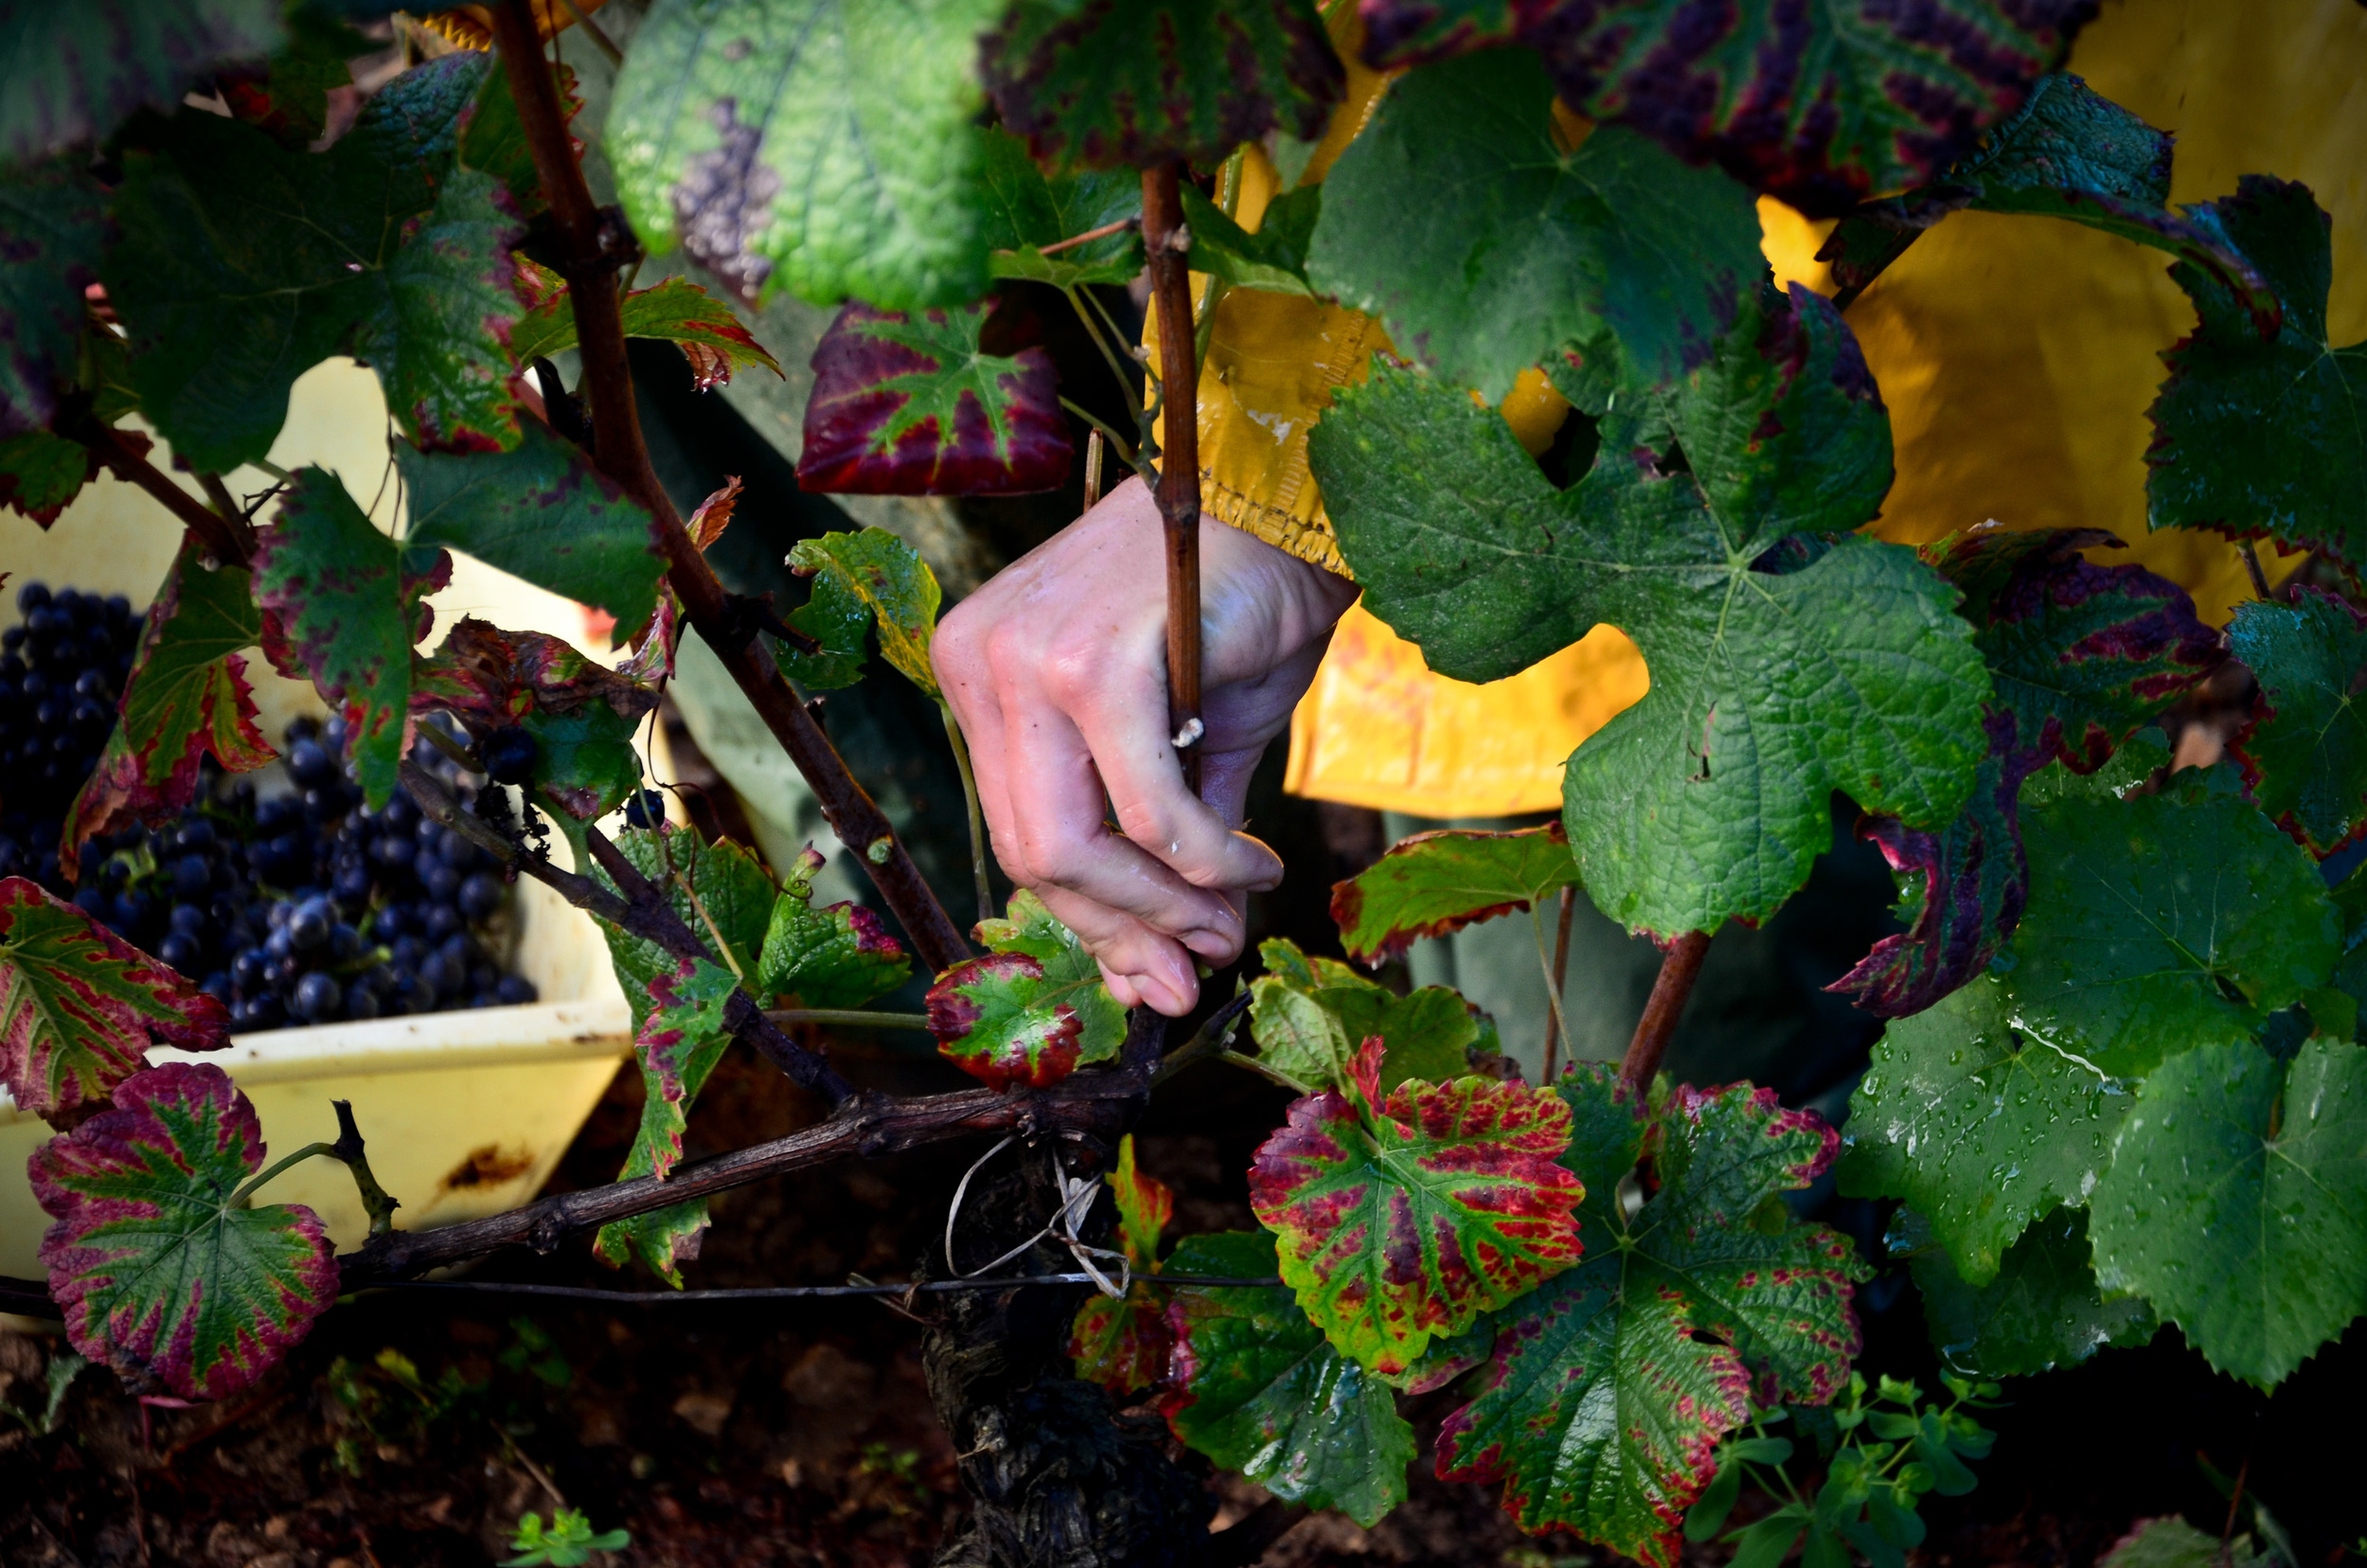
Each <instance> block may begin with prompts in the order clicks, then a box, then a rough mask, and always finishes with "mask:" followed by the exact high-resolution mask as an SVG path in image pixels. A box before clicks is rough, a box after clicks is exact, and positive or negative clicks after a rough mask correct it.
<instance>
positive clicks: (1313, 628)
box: [929, 479, 1357, 1017]
mask: <svg viewBox="0 0 2367 1568" xmlns="http://www.w3.org/2000/svg"><path fill="white" fill-rule="evenodd" d="M1200 552H1201V565H1200V580H1201V685H1202V692H1201V718H1202V721H1203V722H1205V724H1206V725H1207V734H1206V736H1205V737H1204V738H1203V739H1201V742H1200V751H1201V785H1200V793H1199V795H1197V796H1195V795H1194V794H1193V793H1191V792H1190V791H1188V790H1186V789H1185V788H1184V775H1183V771H1182V769H1181V767H1180V766H1179V764H1178V762H1177V760H1176V755H1175V747H1174V746H1173V745H1172V744H1171V743H1170V739H1169V736H1168V731H1167V684H1166V682H1167V668H1166V622H1167V591H1166V564H1165V562H1166V546H1165V543H1164V535H1163V532H1162V524H1161V522H1160V518H1159V508H1158V504H1157V503H1156V501H1154V500H1153V499H1152V497H1151V494H1150V492H1149V490H1147V489H1146V488H1145V487H1144V485H1143V483H1142V481H1141V480H1139V479H1129V480H1128V481H1127V482H1126V483H1125V484H1123V485H1120V486H1119V487H1118V488H1117V489H1116V490H1112V491H1111V492H1110V494H1109V495H1108V496H1106V497H1105V498H1104V499H1103V500H1102V502H1101V504H1100V505H1099V506H1096V507H1095V508H1094V509H1093V510H1091V511H1089V512H1087V513H1086V514H1085V515H1084V516H1083V517H1080V518H1078V519H1077V521H1076V522H1075V523H1073V524H1071V525H1069V526H1068V527H1066V528H1064V529H1062V530H1061V531H1060V533H1059V535H1058V536H1057V537H1056V538H1054V539H1053V540H1051V541H1050V542H1049V543H1046V544H1044V545H1043V546H1042V547H1041V548H1040V549H1036V550H1033V551H1031V552H1029V553H1028V554H1027V555H1026V556H1025V557H1024V558H1023V559H1022V560H1020V561H1015V562H1013V563H1012V564H1011V565H1010V566H1008V567H1006V569H1005V570H1003V571H1002V572H1001V573H999V574H997V575H996V576H995V577H994V578H993V579H991V580H990V581H988V583H987V585H986V586H985V587H983V588H981V589H980V590H979V591H978V592H977V593H975V594H972V595H971V596H970V597H969V598H967V599H965V600H963V601H962V603H961V604H960V606H959V607H958V608H956V609H955V610H954V611H953V613H952V615H948V616H946V618H945V620H944V621H943V623H942V624H940V625H939V626H938V628H937V633H936V637H935V640H934V642H932V643H931V645H930V649H929V658H930V662H931V663H932V664H933V665H934V666H935V667H936V672H937V681H938V683H939V685H940V686H943V687H944V690H945V695H946V700H947V701H948V702H950V703H951V704H952V707H953V714H954V717H955V718H956V719H958V720H959V721H960V722H961V726H962V733H963V736H964V737H965V738H966V739H967V740H968V741H969V744H970V761H971V764H972V766H973V767H974V768H975V770H976V772H977V775H978V795H979V802H980V804H981V806H982V807H983V808H984V809H985V811H986V817H987V824H988V830H989V832H990V834H991V836H992V838H993V841H994V852H995V858H996V859H997V860H998V861H999V862H1001V864H1002V866H1003V869H1004V870H1005V872H1006V873H1007V874H1008V875H1009V876H1010V879H1011V880H1012V881H1013V882H1018V883H1019V884H1021V885H1022V886H1023V887H1030V888H1033V889H1035V891H1036V892H1037V894H1038V895H1039V896H1040V897H1041V898H1042V900H1043V901H1044V904H1045V906H1046V907H1047V908H1049V909H1050V910H1051V911H1052V913H1053V914H1054V915H1055V916H1056V917H1058V918H1059V919H1060V920H1061V921H1062V923H1064V924H1066V925H1067V926H1068V927H1069V929H1071V930H1072V931H1075V932H1076V933H1077V935H1078V937H1079V938H1080V939H1082V940H1083V942H1084V944H1085V946H1086V948H1087V949H1088V950H1089V951H1090V952H1091V953H1093V954H1094V956H1095V958H1097V959H1098V960H1100V963H1101V971H1102V974H1103V976H1104V977H1105V978H1106V979H1107V980H1108V981H1109V984H1110V989H1111V992H1112V994H1113V995H1115V996H1116V997H1117V999H1118V1001H1120V1002H1121V1003H1123V1004H1125V1005H1126V1006H1128V1007H1132V1006H1134V1005H1135V1004H1137V1003H1147V1004H1148V1005H1149V1006H1151V1007H1155V1008H1157V1009H1158V1010H1159V1011H1161V1012H1163V1013H1166V1014H1168V1015H1169V1016H1171V1017H1181V1016H1182V1015H1183V1014H1184V1013H1186V1012H1188V1011H1190V1010H1191V1007H1192V1004H1193V1002H1194V1001H1195V1000H1196V999H1197V998H1198V996H1199V994H1200V983H1199V980H1198V978H1197V977H1196V975H1195V973H1194V971H1193V965H1192V961H1193V958H1194V956H1195V955H1197V956H1198V957H1200V958H1202V959H1205V960H1207V961H1208V962H1209V963H1211V964H1222V963H1229V962H1230V961H1232V959H1233V958H1235V957H1236V956H1237V955H1238V954H1239V953H1240V951H1241V943H1242V936H1243V931H1244V925H1243V919H1244V914H1245V910H1246V904H1247V895H1248V894H1249V893H1250V892H1251V891H1252V890H1253V889H1262V888H1268V887H1272V886H1273V885H1274V883H1276V882H1279V881H1280V880H1281V877H1282V862H1281V860H1280V858H1279V857H1277V856H1276V855H1275V854H1274V852H1273V851H1272V849H1270V848H1268V847H1267V846H1265V845H1263V844H1261V843H1259V842H1258V841H1257V840H1256V839H1254V838H1252V837H1250V836H1249V835H1248V834H1247V833H1243V832H1240V831H1239V830H1238V829H1239V828H1240V826H1241V817H1242V808H1243V803H1244V798H1245V797H1246V795H1247V793H1248V791H1249V781H1250V775H1251V773H1252V771H1253V770H1254V769H1255V767H1256V765H1257V759H1258V757H1260V756H1261V755H1262V754H1263V753H1264V751H1265V749H1266V742H1267V741H1269V740H1271V739H1273V738H1274V737H1275V736H1277V735H1279V734H1281V733H1282V732H1283V730H1284V729H1285V728H1286V727H1287V726H1288V725H1289V724H1290V710H1291V709H1292V708H1293V707H1294V706H1296V705H1297V704H1298V700H1299V697H1300V695H1301V694H1302V693H1304V692H1305V691H1306V689H1307V686H1308V682H1310V681H1312V680H1313V679H1314V677H1315V667H1316V665H1317V664H1319V663H1320V662H1321V661H1322V659H1323V655H1324V649H1325V647H1326V645H1327V644H1328V642H1329V641H1330V637H1331V627H1332V623H1333V622H1334V621H1336V620H1338V619H1339V618H1340V615H1341V614H1342V612H1344V611H1345V610H1346V609H1347V607H1348V605H1349V604H1350V603H1352V602H1353V601H1354V600H1355V597H1356V592H1357V591H1356V586H1355V584H1354V583H1352V582H1349V581H1348V580H1347V579H1344V578H1341V577H1337V576H1334V575H1333V574H1332V573H1330V572H1326V571H1325V570H1324V569H1323V568H1322V567H1320V566H1314V565H1310V564H1308V562H1306V561H1300V560H1299V559H1297V558H1296V557H1294V556H1291V555H1289V554H1287V553H1285V552H1284V551H1281V550H1278V549H1276V548H1274V547H1273V546H1272V545H1271V544H1268V543H1265V542H1264V541H1263V540H1260V539H1256V538H1255V537H1253V536H1251V535H1249V534H1246V533H1243V532H1241V531H1240V530H1239V529H1237V528H1231V527H1227V526H1225V525H1223V524H1221V523H1217V522H1214V521H1212V520H1209V519H1206V518H1203V519H1201V527H1200ZM1105 796H1106V797H1107V801H1108V806H1109V808H1110V809H1112V811H1114V814H1115V816H1116V820H1117V825H1118V830H1116V831H1113V830H1112V829H1111V828H1110V826H1109V824H1108V820H1107V819H1106V817H1105V815H1104V810H1105V808H1104V804H1103V803H1104V798H1105Z"/></svg>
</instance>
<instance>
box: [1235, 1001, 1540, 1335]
mask: <svg viewBox="0 0 2367 1568" xmlns="http://www.w3.org/2000/svg"><path fill="white" fill-rule="evenodd" d="M1380 1059H1381V1042H1380V1040H1379V1037H1378V1036H1376V1037H1374V1038H1371V1039H1368V1040H1366V1041H1365V1042H1364V1043H1363V1044H1362V1046H1361V1047H1360V1048H1359V1050H1358V1052H1357V1057H1356V1061H1355V1064H1354V1067H1353V1070H1352V1073H1351V1075H1350V1078H1349V1081H1348V1083H1347V1084H1346V1086H1345V1087H1344V1089H1326V1090H1325V1091H1323V1092H1322V1093H1320V1094H1315V1095H1309V1096H1306V1097H1305V1098H1303V1099H1300V1100H1297V1101H1295V1102H1293V1103H1292V1105H1291V1106H1290V1117H1289V1120H1288V1121H1287V1122H1286V1123H1285V1124H1284V1125H1283V1127H1282V1129H1281V1130H1280V1131H1277V1132H1275V1133H1274V1135H1273V1136H1272V1137H1271V1138H1268V1139H1267V1140H1266V1142H1265V1144H1264V1145H1263V1146H1262V1147H1261V1148H1260V1149H1258V1150H1257V1154H1256V1158H1255V1161H1254V1162H1253V1163H1252V1164H1251V1166H1250V1178H1249V1186H1250V1207H1251V1208H1252V1209H1253V1210H1254V1211H1255V1213H1256V1215H1257V1219H1258V1221H1259V1222H1260V1223H1261V1224H1263V1225H1264V1226H1265V1227H1266V1228H1267V1229H1268V1230H1271V1231H1272V1232H1274V1233H1275V1235H1276V1236H1277V1237H1278V1238H1280V1239H1279V1243H1278V1252H1279V1256H1280V1259H1281V1269H1282V1277H1283V1278H1284V1279H1285V1280H1286V1281H1288V1282H1289V1284H1290V1288H1291V1289H1292V1290H1293V1291H1294V1292H1297V1295H1298V1301H1299V1305H1300V1306H1301V1307H1303V1308H1305V1309H1306V1310H1307V1315H1308V1317H1309V1318H1311V1319H1313V1320H1314V1323H1315V1326H1316V1327H1319V1328H1321V1329H1322V1330H1323V1331H1324V1334H1325V1337H1326V1338H1327V1339H1329V1340H1330V1341H1331V1343H1332V1345H1334V1346H1335V1347H1337V1348H1338V1349H1339V1351H1340V1353H1341V1354H1343V1355H1344V1356H1347V1357H1349V1358H1351V1359H1353V1360H1354V1361H1356V1362H1357V1363H1359V1364H1360V1365H1361V1366H1363V1367H1364V1368H1366V1369H1367V1370H1369V1371H1374V1372H1379V1373H1384V1374H1386V1373H1395V1372H1402V1371H1404V1370H1405V1369H1406V1368H1407V1367H1409V1366H1411V1365H1413V1364H1414V1363H1415V1361H1417V1360H1419V1359H1420V1357H1421V1355H1422V1352H1423V1351H1424V1350H1425V1349H1427V1348H1428V1347H1429V1345H1430V1344H1431V1342H1432V1341H1433V1339H1444V1338H1447V1337H1450V1336H1451V1335H1455V1334H1459V1333H1461V1332H1463V1330H1465V1329H1466V1328H1468V1327H1470V1326H1471V1323H1472V1321H1473V1320H1474V1319H1476V1318H1477V1317H1478V1316H1479V1315H1480V1314H1481V1313H1482V1312H1488V1311H1493V1310H1496V1309H1497V1308H1499V1307H1502V1306H1504V1304H1505V1303H1506V1302H1509V1301H1511V1300H1512V1299H1513V1298H1514V1297H1516V1296H1519V1295H1521V1294H1522V1292H1526V1291H1528V1290H1530V1289H1531V1288H1533V1287H1534V1286H1536V1285H1537V1284H1538V1283H1539V1281H1540V1280H1544V1279H1547V1278H1550V1277H1551V1276H1553V1275H1554V1274H1558V1273H1560V1272H1561V1271H1562V1270H1564V1269H1567V1268H1569V1267H1570V1266H1571V1265H1572V1264H1573V1263H1575V1262H1576V1261H1577V1257H1578V1238H1577V1227H1576V1225H1575V1222H1574V1221H1573V1220H1572V1218H1571V1212H1572V1210H1573V1209H1575V1207H1576V1205H1577V1203H1578V1200H1579V1198H1580V1196H1581V1190H1580V1187H1579V1185H1578V1180H1577V1178H1576V1177H1575V1176H1573V1175H1572V1174H1571V1173H1570V1172H1569V1171H1568V1170H1567V1169H1565V1168H1564V1167H1561V1166H1560V1165H1558V1164H1557V1163H1556V1159H1557V1156H1558V1155H1559V1154H1560V1153H1561V1151H1562V1150H1563V1149H1566V1148H1568V1147H1569V1143H1570V1110H1569V1107H1568V1106H1566V1105H1564V1104H1563V1103H1562V1101H1561V1099H1560V1098H1559V1096H1557V1095H1555V1094H1554V1092H1553V1091H1552V1090H1550V1089H1532V1088H1530V1087H1529V1086H1528V1085H1526V1084H1523V1083H1518V1082H1510V1083H1506V1082H1497V1081H1495V1080H1493V1079H1488V1078H1458V1079H1456V1080H1455V1081H1454V1082H1451V1083H1446V1084H1430V1083H1424V1082H1421V1081H1420V1080H1418V1079H1415V1080H1409V1081H1407V1082H1404V1083H1400V1084H1398V1085H1397V1088H1396V1089H1395V1090H1393V1091H1391V1092H1390V1094H1389V1096H1388V1098H1387V1099H1386V1100H1383V1099H1382V1098H1381V1093H1380V1087H1379V1075H1380Z"/></svg>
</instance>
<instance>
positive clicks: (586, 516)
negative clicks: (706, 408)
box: [395, 419, 666, 636]
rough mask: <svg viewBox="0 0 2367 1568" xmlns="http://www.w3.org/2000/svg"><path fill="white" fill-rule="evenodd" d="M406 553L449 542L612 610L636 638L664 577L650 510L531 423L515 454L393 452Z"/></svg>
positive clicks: (558, 439) (568, 444) (622, 628)
mask: <svg viewBox="0 0 2367 1568" xmlns="http://www.w3.org/2000/svg"><path fill="white" fill-rule="evenodd" d="M395 466H396V468H397V469H398V470H399V471H400V472H401V474H402V479H403V487H404V490H405V492H406V494H407V497H408V500H409V505H410V514H411V526H410V531H409V532H408V533H407V534H406V535H405V536H404V540H403V543H405V545H407V546H418V547H425V546H430V545H447V546H450V547H451V548H453V549H455V550H461V551H465V552H466V553H468V554H470V555H472V556H474V557H476V558H477V559H478V560H479V561H484V562H486V563H487V564H488V565H491V566H498V567H500V568H501V569H502V570H504V571H506V572H511V573H514V574H516V575H517V576H519V577H522V578H525V579H526V580H527V581H528V582H531V583H534V584H535V585H537V586H538V587H543V588H547V589H549V590H550V591H551V592H552V593H554V594H558V595H561V597H566V598H571V599H574V600H576V601H577V602H578V603H581V604H589V605H592V606H595V607H596V608H598V609H601V610H605V611H607V612H608V613H609V614H610V615H613V616H614V617H615V620H616V626H617V629H618V631H619V632H620V633H624V634H626V635H628V636H630V635H631V634H632V633H636V632H637V631H639V630H640V629H641V628H642V627H644V626H646V625H647V624H648V623H649V620H650V614H651V612H652V611H654V610H655V608H656V606H657V590H658V581H659V579H661V578H663V577H664V576H665V575H666V561H665V558H664V557H663V556H662V555H660V554H659V553H658V543H657V526H656V524H655V522H654V521H653V520H652V519H651V518H650V513H649V510H648V508H645V507H643V506H642V505H641V503H640V502H638V501H635V500H634V499H632V497H631V496H629V495H627V494H626V493H625V492H624V491H623V490H619V489H618V488H617V487H616V485H615V484H614V483H613V482H612V481H611V480H610V479H609V478H608V476H607V475H606V474H603V473H602V472H599V470H597V469H596V468H594V467H593V466H592V464H591V462H590V461H589V460H587V459H586V458H585V456H584V455H583V453H582V452H581V450H580V449H578V447H576V446H575V445H574V444H573V443H572V442H569V441H566V440H564V439H562V438H561V437H558V436H555V435H553V434H552V433H551V432H550V431H549V430H548V429H547V428H546V427H544V426H543V425H542V424H541V423H540V422H539V421H536V420H532V419H529V420H527V421H526V424H525V430H524V432H523V434H522V435H521V436H520V437H519V439H518V441H517V444H516V445H515V446H514V447H513V448H512V449H511V450H510V451H507V452H472V453H440V452H420V451H418V450H417V449H415V448H411V447H409V446H400V447H397V448H396V449H395Z"/></svg>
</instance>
